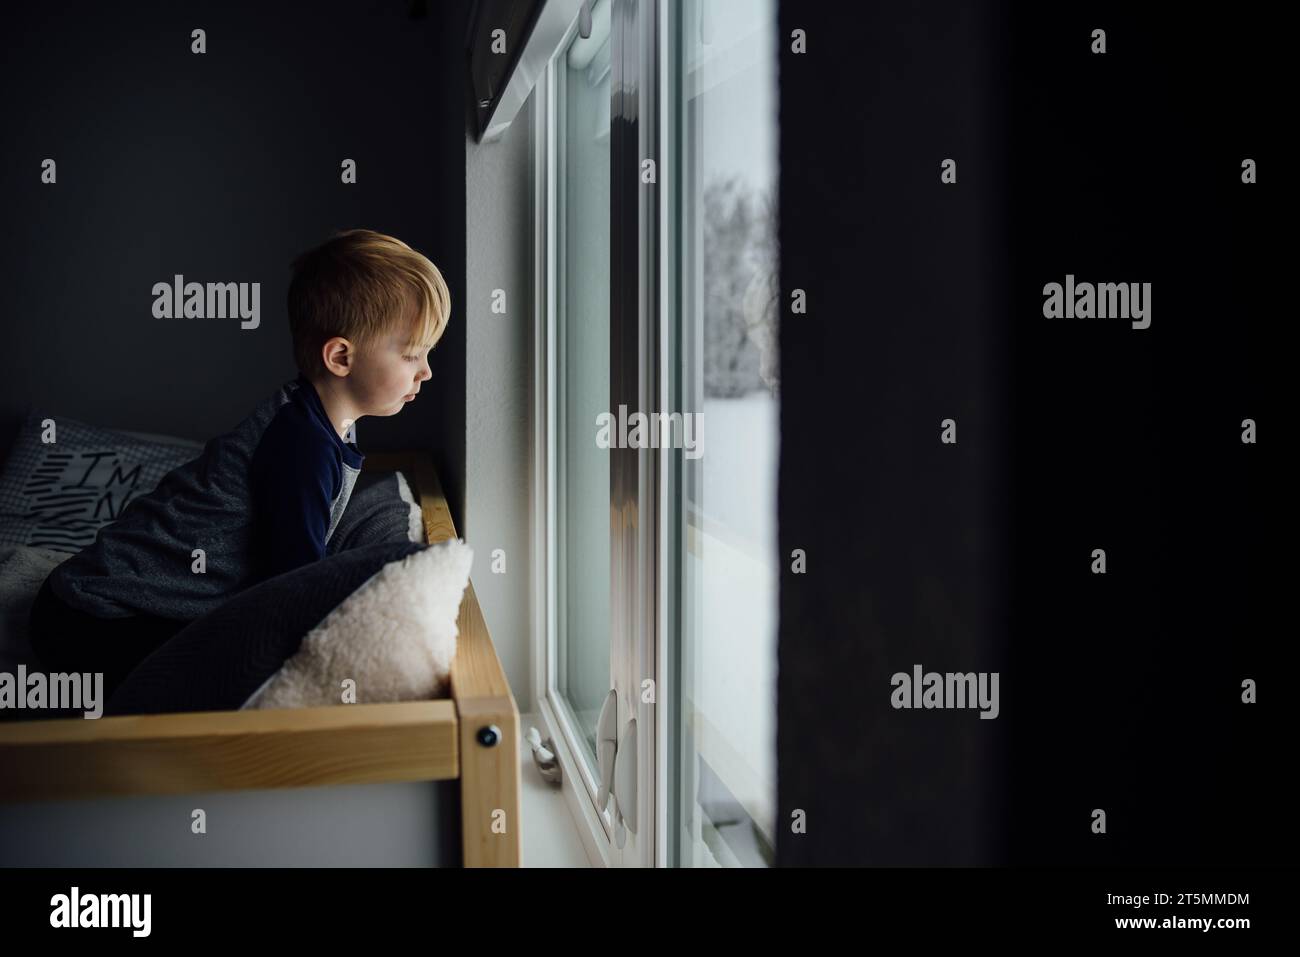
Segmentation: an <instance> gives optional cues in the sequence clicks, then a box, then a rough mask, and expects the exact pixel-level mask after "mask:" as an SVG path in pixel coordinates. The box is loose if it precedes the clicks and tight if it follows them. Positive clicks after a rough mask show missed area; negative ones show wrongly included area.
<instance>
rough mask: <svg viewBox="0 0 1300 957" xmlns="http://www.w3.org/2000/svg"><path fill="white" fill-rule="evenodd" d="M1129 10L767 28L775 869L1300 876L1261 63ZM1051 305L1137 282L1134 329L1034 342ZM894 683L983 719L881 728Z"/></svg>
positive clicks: (920, 8) (1236, 39)
mask: <svg viewBox="0 0 1300 957" xmlns="http://www.w3.org/2000/svg"><path fill="white" fill-rule="evenodd" d="M1134 6H1135V5H1131V4H1130V5H1106V4H1101V5H1098V4H1095V3H1088V4H1077V3H1076V4H1069V5H1061V4H1032V3H1024V4H1018V3H1017V4H1012V3H1001V4H962V3H956V2H953V3H938V4H924V5H919V4H918V5H916V8H915V9H912V10H903V9H898V8H897V6H889V7H886V6H884V5H876V6H870V5H862V6H854V7H849V6H848V5H836V4H827V5H818V4H795V3H782V4H781V9H780V30H779V35H780V38H781V40H780V42H781V45H782V48H781V52H780V67H781V89H780V97H781V157H780V159H781V204H780V220H781V233H780V237H781V255H782V262H781V277H782V289H783V293H784V295H785V297H786V299H785V302H786V304H787V307H786V311H785V313H784V314H783V326H782V332H781V361H782V366H781V388H782V410H781V416H782V419H781V466H780V488H779V510H780V545H781V552H782V555H783V556H784V558H785V561H786V565H785V568H784V570H783V573H782V582H781V624H780V648H779V679H778V699H779V704H778V711H779V721H778V806H779V813H778V825H779V826H778V833H779V835H780V836H779V839H778V861H779V863H781V864H783V865H806V864H954V865H960V864H1030V863H1033V864H1047V865H1052V864H1056V865H1065V866H1073V865H1091V864H1112V865H1133V864H1153V865H1182V864H1223V863H1240V864H1247V863H1254V862H1260V861H1273V862H1280V861H1281V860H1282V859H1283V858H1284V857H1285V854H1286V853H1287V850H1288V849H1293V848H1294V842H1293V840H1288V841H1286V842H1284V841H1283V840H1282V838H1283V837H1288V838H1293V831H1288V832H1286V833H1285V834H1284V833H1282V832H1279V831H1277V830H1276V828H1277V826H1278V825H1279V823H1280V822H1281V821H1282V820H1283V818H1282V815H1281V813H1280V811H1281V800H1282V795H1283V794H1284V793H1285V791H1284V789H1283V787H1282V781H1281V768H1282V766H1283V762H1282V760H1281V759H1282V757H1283V754H1284V752H1283V751H1282V750H1281V748H1280V747H1278V745H1279V743H1280V741H1281V740H1282V739H1281V736H1280V731H1279V730H1278V729H1279V726H1280V723H1281V722H1282V721H1283V716H1284V709H1285V707H1286V705H1285V700H1286V697H1287V695H1288V688H1287V686H1286V682H1287V681H1288V678H1287V677H1286V675H1287V674H1288V673H1289V669H1290V668H1291V665H1292V662H1293V660H1294V654H1293V652H1292V651H1291V650H1290V649H1291V645H1292V642H1291V641H1290V640H1289V639H1282V638H1281V635H1280V633H1279V630H1278V629H1279V627H1280V625H1281V622H1285V621H1286V619H1285V617H1280V616H1277V615H1275V616H1273V617H1272V618H1270V616H1269V612H1270V611H1274V612H1279V611H1280V603H1279V601H1278V599H1279V597H1280V595H1281V594H1282V592H1281V587H1282V585H1283V575H1284V568H1285V566H1281V565H1277V564H1274V563H1273V562H1272V560H1271V558H1272V556H1276V555H1280V554H1281V549H1280V548H1279V547H1278V546H1279V545H1280V544H1281V533H1280V532H1279V531H1276V530H1275V528H1276V527H1277V521H1276V519H1278V518H1280V516H1281V512H1282V509H1281V503H1282V498H1281V495H1280V490H1281V478H1280V475H1282V474H1284V473H1282V472H1281V470H1280V469H1279V468H1278V467H1277V454H1276V452H1274V451H1273V449H1277V448H1279V447H1280V446H1281V445H1282V443H1283V442H1284V441H1285V439H1284V437H1283V431H1284V429H1285V422H1284V421H1281V420H1280V412H1281V407H1280V403H1279V395H1280V389H1281V383H1283V382H1284V381H1285V379H1284V373H1283V369H1282V365H1281V363H1282V361H1283V358H1282V356H1283V355H1284V353H1283V350H1282V349H1281V348H1280V343H1281V339H1280V334H1279V332H1278V331H1277V330H1278V329H1279V328H1281V326H1282V320H1281V315H1280V313H1279V311H1278V309H1277V303H1276V298H1277V297H1276V292H1275V290H1276V288H1277V286H1276V284H1277V283H1278V282H1279V281H1281V279H1282V277H1284V276H1285V275H1286V272H1285V271H1284V270H1283V263H1282V262H1281V258H1280V251H1279V246H1278V245H1277V244H1276V242H1275V241H1274V236H1275V235H1276V231H1277V229H1278V228H1279V227H1280V226H1281V225H1282V211H1281V204H1280V199H1281V194H1280V189H1281V185H1282V182H1283V180H1284V179H1285V177H1286V176H1287V175H1288V171H1287V170H1286V168H1285V166H1284V160H1283V156H1282V155H1281V153H1280V152H1279V150H1278V135H1279V134H1278V131H1279V130H1280V129H1281V123H1282V117H1283V116H1284V115H1286V112H1287V111H1285V110H1282V109H1281V106H1280V93H1281V91H1282V90H1283V89H1284V87H1283V85H1282V83H1281V82H1280V81H1281V76H1280V72H1281V67H1280V64H1281V63H1282V62H1284V60H1283V58H1282V57H1281V56H1280V55H1279V54H1280V50H1279V49H1278V46H1279V43H1280V41H1279V40H1278V39H1277V38H1278V37H1280V36H1281V35H1283V31H1282V30H1281V29H1280V28H1279V27H1278V25H1277V24H1275V23H1269V22H1267V20H1266V19H1262V16H1263V15H1262V13H1261V11H1260V10H1259V9H1254V8H1241V9H1237V8H1234V10H1233V11H1231V12H1230V14H1225V16H1224V17H1222V18H1220V17H1216V18H1214V20H1213V22H1208V21H1204V20H1202V21H1196V20H1192V19H1190V18H1188V19H1186V20H1185V21H1183V22H1180V23H1170V22H1168V18H1167V17H1162V15H1160V14H1159V13H1158V11H1152V12H1150V13H1146V14H1143V13H1140V12H1134V10H1133V9H1132V7H1134ZM1095 27H1101V28H1104V29H1105V30H1106V31H1107V34H1108V47H1109V51H1108V52H1107V53H1106V54H1104V55H1094V54H1092V53H1091V52H1090V51H1089V45H1090V35H1091V31H1092V30H1093V28H1095ZM796 28H801V29H804V30H806V31H807V34H808V52H807V53H806V54H803V55H797V54H794V53H792V52H791V50H790V46H789V44H790V35H791V31H792V30H794V29H796ZM946 157H952V158H955V159H957V160H958V181H957V184H956V185H943V184H941V182H940V176H939V174H940V163H941V161H942V160H943V159H944V158H946ZM1244 157H1252V158H1254V159H1256V160H1257V161H1258V163H1259V165H1260V170H1261V172H1260V183H1259V184H1257V185H1255V186H1245V185H1243V184H1242V183H1241V180H1240V175H1241V168H1240V164H1241V160H1242V159H1243V158H1244ZM1066 273H1073V274H1074V275H1075V276H1076V278H1077V279H1078V280H1079V281H1092V282H1121V281H1123V282H1140V281H1147V282H1151V283H1152V285H1153V289H1152V325H1151V328H1149V329H1145V330H1136V329H1133V328H1131V324H1130V323H1129V322H1126V321H1123V320H1120V319H1105V320H1090V319H1061V320H1049V319H1047V318H1045V317H1044V316H1043V311H1042V309H1043V286H1044V284H1045V283H1048V282H1053V281H1055V282H1064V279H1065V275H1066ZM796 288H802V289H805V290H807V294H808V301H809V309H808V313H807V315H793V314H790V312H789V310H788V304H789V295H790V293H791V291H792V290H794V289H796ZM949 417H951V418H953V419H955V420H956V421H957V427H958V442H957V444H956V445H942V444H941V443H940V441H939V439H940V420H941V419H944V418H949ZM1246 417H1252V418H1255V419H1256V420H1257V421H1258V422H1259V423H1260V436H1261V439H1260V444H1259V445H1255V446H1247V445H1243V444H1242V443H1241V441H1240V433H1241V427H1240V423H1241V420H1242V419H1243V418H1246ZM796 548H801V549H805V550H806V552H807V555H808V570H807V573H806V574H802V575H801V574H795V573H793V572H792V571H791V568H790V562H789V556H790V554H791V551H792V550H793V549H796ZM1094 548H1105V549H1106V552H1107V558H1108V572H1107V574H1105V575H1104V576H1102V575H1094V574H1092V572H1091V564H1092V550H1093V549H1094ZM1283 630H1285V628H1283ZM914 664H921V665H923V666H924V668H925V670H927V671H929V670H934V671H939V672H947V671H960V672H967V671H998V672H999V673H1000V681H999V685H1000V688H999V692H1000V693H999V698H1000V702H999V703H1000V715H999V717H998V718H997V719H995V720H980V719H979V718H978V711H977V710H970V711H957V710H895V709H894V708H892V707H891V706H890V693H891V691H892V687H891V683H890V677H891V675H892V674H893V673H895V672H899V671H902V672H910V671H911V669H912V666H913V665H914ZM1247 677H1253V678H1255V679H1257V680H1258V681H1259V682H1260V687H1261V692H1260V702H1259V703H1258V704H1256V705H1246V704H1243V703H1242V702H1241V697H1240V696H1241V681H1242V679H1243V678H1247ZM1095 808H1101V809H1103V810H1105V812H1106V814H1107V817H1108V820H1107V832H1106V833H1105V834H1104V835H1101V834H1094V833H1092V830H1091V826H1092V821H1093V818H1092V812H1093V809H1095ZM798 810H802V811H804V812H805V813H806V820H807V830H806V833H802V834H800V833H792V830H791V826H790V825H791V820H792V814H794V813H795V812H796V811H798Z"/></svg>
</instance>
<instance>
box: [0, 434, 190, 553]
mask: <svg viewBox="0 0 1300 957" xmlns="http://www.w3.org/2000/svg"><path fill="white" fill-rule="evenodd" d="M46 418H49V419H51V420H52V421H53V423H54V429H55V432H54V438H55V441H54V442H52V443H49V444H47V443H44V442H42V441H41V437H42V434H43V432H44V430H43V429H42V427H41V423H42V422H43V421H44V420H45V419H46ZM175 442H176V443H179V444H172V443H168V442H156V441H147V440H142V439H140V438H136V437H133V436H132V435H130V434H128V433H125V432H114V431H111V430H109V429H101V428H99V427H97V426H93V425H87V424H86V423H84V422H79V421H77V420H76V419H71V418H68V417H66V416H56V415H53V414H50V413H48V412H47V411H45V410H41V411H36V410H32V411H29V412H28V413H27V415H26V416H25V417H24V419H23V424H22V426H21V427H20V428H19V430H18V434H17V435H16V436H15V437H14V442H13V446H12V447H11V448H10V450H9V455H8V456H7V457H6V459H5V462H4V468H3V470H0V545H32V546H38V547H41V548H49V549H54V550H56V551H61V552H66V553H68V554H74V555H75V554H76V553H77V552H79V551H81V550H82V549H83V548H85V547H86V546H87V545H90V544H91V543H93V542H94V541H95V536H96V535H97V534H98V533H99V530H100V528H102V527H103V526H105V525H107V524H108V523H109V522H111V521H113V520H114V519H116V518H117V517H118V515H120V514H121V512H122V509H123V508H125V507H126V506H127V504H128V503H129V502H132V501H134V500H135V499H137V498H139V497H140V496H142V495H145V494H147V493H148V492H152V491H153V490H154V489H155V488H156V487H157V486H158V483H159V482H160V481H161V480H162V478H163V476H165V475H166V474H167V473H168V472H170V471H172V469H175V468H178V467H179V466H181V465H184V464H185V463H186V462H189V461H191V460H193V459H195V458H198V456H199V455H200V454H201V453H202V451H203V447H202V446H201V445H197V444H195V443H188V442H186V440H184V439H177V440H175Z"/></svg>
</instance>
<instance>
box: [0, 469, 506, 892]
mask: <svg viewBox="0 0 1300 957" xmlns="http://www.w3.org/2000/svg"><path fill="white" fill-rule="evenodd" d="M364 469H365V471H367V472H388V471H392V470H395V469H400V470H401V471H402V472H403V473H404V474H405V475H406V477H407V479H408V481H409V483H410V485H411V487H412V488H411V491H412V493H413V494H414V495H416V497H417V499H418V501H419V503H420V510H421V512H422V513H423V517H424V530H425V536H426V539H427V540H428V542H430V543H436V542H440V541H444V540H446V539H448V538H455V537H458V536H457V534H456V529H455V526H454V525H453V524H452V521H451V513H450V511H449V510H448V508H447V500H446V497H445V496H444V494H443V490H442V485H441V483H440V482H439V481H438V476H437V474H436V472H435V471H434V468H433V463H432V460H431V458H430V457H429V455H428V454H427V453H421V452H396V453H375V452H372V453H368V454H367V455H366V458H365V465H364ZM458 626H459V637H458V639H457V648H456V658H455V660H454V662H453V664H452V669H451V698H449V699H442V700H433V701H410V702H398V703H393V704H354V705H336V706H331V707H324V708H295V709H268V710H259V709H250V710H247V711H207V712H190V713H178V714H158V715H136V716H119V717H108V718H99V719H95V720H87V719H85V718H70V719H51V720H36V721H25V722H5V723H2V724H0V768H2V769H3V771H2V772H0V802H19V801H46V800H58V799H66V798H93V797H101V796H118V795H161V794H182V793H193V792H201V791H221V790H244V789H260V788H293V787H308V786H320V785H331V784H365V783H380V782H392V781H440V780H445V779H451V778H459V779H460V803H461V822H460V823H461V848H462V854H463V863H464V865H465V866H466V867H518V866H519V854H520V827H519V769H520V750H519V710H518V708H517V707H516V704H515V699H514V695H513V694H511V691H510V685H509V684H508V682H507V681H506V676H505V671H504V670H503V669H502V667H501V662H500V660H499V659H498V658H497V654H496V649H495V648H494V647H493V645H492V639H491V637H490V636H489V635H488V630H487V625H486V624H485V623H484V620H483V614H482V611H481V610H480V608H479V604H478V599H477V598H476V597H475V594H474V585H473V583H470V584H469V586H468V587H467V588H466V590H465V595H464V598H463V599H462V600H461V605H460V615H459V619H458ZM0 813H3V808H0Z"/></svg>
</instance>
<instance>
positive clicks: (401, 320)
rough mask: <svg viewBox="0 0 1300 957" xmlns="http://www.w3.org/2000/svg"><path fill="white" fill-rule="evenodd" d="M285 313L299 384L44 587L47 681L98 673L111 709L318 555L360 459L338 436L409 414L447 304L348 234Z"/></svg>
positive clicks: (361, 237)
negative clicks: (165, 648) (191, 642)
mask: <svg viewBox="0 0 1300 957" xmlns="http://www.w3.org/2000/svg"><path fill="white" fill-rule="evenodd" d="M288 306H289V330H290V333H291V335H292V337H293V351H294V359H295V361H296V363H297V366H298V370H299V375H298V377H297V378H296V379H295V380H293V381H291V382H288V383H285V384H284V385H282V386H281V387H280V388H279V390H277V392H276V393H275V394H274V395H272V396H270V397H269V398H267V399H265V400H263V401H262V402H261V403H260V404H259V405H258V406H257V407H256V408H255V409H254V410H253V412H252V414H251V415H249V416H248V417H247V418H246V419H244V421H243V422H241V423H240V424H239V425H238V426H236V427H235V429H234V430H232V431H230V432H228V433H226V434H225V435H221V436H218V437H216V438H214V439H211V440H209V441H208V443H207V445H206V446H205V447H204V450H203V452H202V454H201V455H200V456H199V457H198V458H196V459H195V460H194V461H192V462H189V463H187V464H185V465H182V466H181V467H179V468H177V469H174V470H173V471H171V472H169V473H168V474H167V475H165V476H164V477H163V478H162V480H161V481H160V482H159V483H158V487H157V488H156V489H154V490H153V491H152V492H150V493H149V494H148V495H144V496H141V497H140V498H137V499H135V500H133V501H132V502H131V503H130V504H129V505H127V507H126V508H124V509H123V511H122V514H121V515H120V516H119V517H118V518H117V520H116V521H114V522H112V523H110V524H108V525H105V526H104V527H103V528H101V529H100V531H99V535H98V536H97V537H96V539H95V542H94V543H93V544H92V545H90V546H89V547H87V548H85V549H83V550H82V551H81V552H79V553H78V554H76V555H74V556H73V557H72V558H69V559H68V560H67V561H65V562H63V563H62V564H60V565H59V566H58V567H56V568H55V569H54V570H53V571H52V572H51V573H50V575H49V577H48V578H47V579H46V580H45V584H44V585H43V586H42V587H41V590H40V593H39V594H38V596H37V598H36V600H35V602H34V603H33V606H32V612H31V621H30V629H29V630H30V633H31V639H32V649H33V651H34V652H35V653H36V655H37V657H38V658H39V659H40V662H41V664H42V666H43V667H44V668H45V669H46V670H47V671H49V672H99V671H102V672H103V673H104V690H105V695H106V696H107V695H111V694H112V692H113V690H114V689H115V688H116V687H117V686H118V685H119V684H120V683H121V681H122V680H123V679H124V678H125V677H126V675H127V674H128V673H129V672H130V671H131V669H132V668H134V667H135V666H136V665H137V664H139V662H140V661H142V660H143V659H144V658H145V657H147V656H148V655H149V654H150V653H151V652H152V651H153V650H154V649H155V648H157V647H158V646H159V645H161V644H162V643H163V642H165V641H166V640H167V639H168V638H170V637H171V636H172V635H173V634H175V633H176V632H177V631H179V630H180V629H181V628H183V627H184V626H185V625H187V624H189V622H190V621H192V620H194V619H196V618H199V617H201V616H203V615H205V614H207V613H208V612H209V611H212V610H213V609H214V608H216V607H217V606H219V605H221V604H222V603H223V602H225V601H226V600H227V599H229V598H230V597H232V596H233V595H234V594H236V593H237V592H240V591H242V590H243V589H245V588H247V587H249V586H250V585H253V584H256V583H257V582H259V581H261V580H263V579H265V578H269V577H271V576H274V575H279V574H282V573H285V572H288V571H291V570H293V569H295V568H298V567H299V566H301V565H304V564H306V563H308V562H313V561H317V560H319V559H320V558H322V557H323V556H324V555H325V548H326V545H327V543H328V542H329V540H330V537H331V536H332V535H333V533H334V529H335V527H336V526H337V525H338V522H339V519H340V518H341V517H342V515H343V510H344V509H345V508H346V507H347V503H348V500H349V498H350V497H351V495H352V487H353V485H354V483H355V482H356V479H357V476H358V475H359V474H360V472H361V464H362V461H363V459H364V458H365V456H363V455H362V454H361V452H360V451H359V450H358V449H357V447H356V445H355V444H354V443H352V442H349V441H347V437H348V432H349V427H350V426H351V424H352V423H354V422H356V421H357V420H358V419H360V418H361V417H362V416H365V415H384V416H388V415H394V414H396V413H397V412H399V411H400V410H401V409H402V408H403V406H405V404H406V403H407V402H410V401H413V400H414V397H415V395H416V394H417V393H418V392H419V391H420V386H421V383H423V382H424V381H425V380H426V379H428V378H429V377H430V374H431V373H430V371H429V365H428V357H427V353H428V352H429V350H430V349H432V348H433V346H434V345H435V344H436V343H437V342H438V340H439V339H440V338H441V337H442V334H443V332H444V331H445V329H446V326H447V320H448V318H449V315H450V311H451V302H450V294H449V292H448V290H447V285H446V282H445V281H444V280H443V277H442V274H441V273H440V272H439V271H438V269H437V267H436V266H434V264H433V263H431V262H430V261H429V260H428V259H426V258H425V257H424V256H422V255H421V254H420V253H418V252H416V251H415V250H413V249H411V248H410V247H409V246H407V245H406V244H405V243H403V242H402V241H401V240H398V239H394V238H393V237H391V236H385V235H383V234H381V233H376V232H372V231H370V230H366V229H354V230H349V231H346V232H341V233H337V234H336V235H334V236H333V237H332V238H330V239H329V240H328V241H326V242H325V243H324V244H322V245H321V246H319V247H317V248H315V249H312V250H310V251H308V252H306V253H304V254H303V255H301V256H299V257H298V258H297V259H296V260H295V261H294V263H293V278H292V280H291V282H290V284H289V302H288ZM198 549H201V550H202V555H199V554H197V553H196V550H198Z"/></svg>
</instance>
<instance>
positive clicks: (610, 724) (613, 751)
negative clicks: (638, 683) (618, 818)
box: [596, 688, 618, 814]
mask: <svg viewBox="0 0 1300 957" xmlns="http://www.w3.org/2000/svg"><path fill="white" fill-rule="evenodd" d="M617 754H618V692H616V691H615V690H614V689H613V688H610V689H609V694H607V695H605V703H604V704H602V705H601V706H600V717H599V718H597V719H596V765H597V767H598V768H599V769H600V788H599V789H598V790H597V791H596V813H598V814H604V813H605V805H607V804H608V803H609V796H610V793H611V792H612V790H613V785H614V758H615V756H616V755H617Z"/></svg>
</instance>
